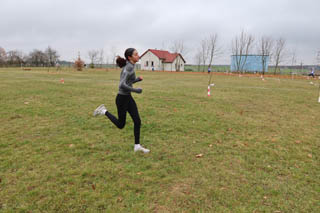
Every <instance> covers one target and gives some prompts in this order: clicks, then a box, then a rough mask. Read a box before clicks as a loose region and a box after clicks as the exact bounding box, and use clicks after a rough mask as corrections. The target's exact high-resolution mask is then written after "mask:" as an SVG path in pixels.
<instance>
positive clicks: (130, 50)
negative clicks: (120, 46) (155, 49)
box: [116, 48, 136, 68]
mask: <svg viewBox="0 0 320 213" xmlns="http://www.w3.org/2000/svg"><path fill="white" fill-rule="evenodd" d="M135 50H136V49H134V48H128V49H126V51H125V52H124V57H125V59H124V58H122V57H120V56H118V57H117V59H116V62H117V65H118V66H119V67H120V68H122V67H124V66H126V64H127V61H128V60H129V56H132V54H133V52H134V51H135Z"/></svg>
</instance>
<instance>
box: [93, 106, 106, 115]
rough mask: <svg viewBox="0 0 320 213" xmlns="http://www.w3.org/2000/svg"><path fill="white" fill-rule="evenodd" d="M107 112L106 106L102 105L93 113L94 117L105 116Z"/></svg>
mask: <svg viewBox="0 0 320 213" xmlns="http://www.w3.org/2000/svg"><path fill="white" fill-rule="evenodd" d="M106 111H107V108H106V107H105V106H104V104H101V105H100V106H99V107H98V108H97V109H96V110H94V112H93V116H98V115H104V114H105V113H106Z"/></svg>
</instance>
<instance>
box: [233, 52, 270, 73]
mask: <svg viewBox="0 0 320 213" xmlns="http://www.w3.org/2000/svg"><path fill="white" fill-rule="evenodd" d="M268 66H269V56H268V55H242V56H239V55H232V56H231V66H230V70H231V71H232V72H233V71H246V72H263V67H264V71H265V72H268Z"/></svg>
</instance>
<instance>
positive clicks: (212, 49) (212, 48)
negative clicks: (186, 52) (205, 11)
mask: <svg viewBox="0 0 320 213" xmlns="http://www.w3.org/2000/svg"><path fill="white" fill-rule="evenodd" d="M219 54H221V48H220V47H218V34H216V33H215V34H212V35H210V36H209V38H208V56H209V65H208V68H211V65H212V62H213V58H214V57H216V56H217V55H219Z"/></svg>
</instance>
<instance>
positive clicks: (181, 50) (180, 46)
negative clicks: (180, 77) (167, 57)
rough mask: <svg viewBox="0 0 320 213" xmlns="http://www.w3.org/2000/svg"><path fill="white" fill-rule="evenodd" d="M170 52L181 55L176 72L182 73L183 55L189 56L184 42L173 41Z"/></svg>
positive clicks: (177, 60) (177, 61)
mask: <svg viewBox="0 0 320 213" xmlns="http://www.w3.org/2000/svg"><path fill="white" fill-rule="evenodd" d="M170 50H171V51H172V52H174V53H177V54H180V55H178V56H177V58H176V71H180V68H181V57H180V56H181V55H186V54H187V49H186V47H185V45H184V41H183V40H175V41H173V43H172V45H171V48H170Z"/></svg>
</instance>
